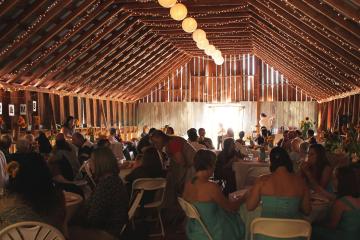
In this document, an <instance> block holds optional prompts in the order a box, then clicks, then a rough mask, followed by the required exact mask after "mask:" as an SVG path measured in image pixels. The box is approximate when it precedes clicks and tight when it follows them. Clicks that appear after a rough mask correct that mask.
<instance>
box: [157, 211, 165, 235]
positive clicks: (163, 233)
mask: <svg viewBox="0 0 360 240" xmlns="http://www.w3.org/2000/svg"><path fill="white" fill-rule="evenodd" d="M157 212H158V217H159V222H160V227H161V236H163V237H165V231H164V225H163V222H162V219H161V213H160V209H159V208H158V209H157Z"/></svg>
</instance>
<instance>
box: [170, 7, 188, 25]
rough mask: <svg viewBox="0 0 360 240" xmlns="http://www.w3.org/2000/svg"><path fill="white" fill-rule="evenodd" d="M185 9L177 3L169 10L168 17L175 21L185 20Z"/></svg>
mask: <svg viewBox="0 0 360 240" xmlns="http://www.w3.org/2000/svg"><path fill="white" fill-rule="evenodd" d="M186 15H187V8H186V6H185V5H184V4H181V3H177V4H175V5H174V6H172V7H171V9H170V16H171V17H172V19H174V20H176V21H181V20H183V19H184V18H186Z"/></svg>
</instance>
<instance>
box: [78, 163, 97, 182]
mask: <svg viewBox="0 0 360 240" xmlns="http://www.w3.org/2000/svg"><path fill="white" fill-rule="evenodd" d="M79 171H81V172H82V171H85V173H86V176H87V177H88V178H89V180H90V183H91V184H92V186H93V187H95V186H96V183H95V180H94V178H93V176H92V173H91V170H90V164H89V161H85V162H84V163H83V165H82V166H81V167H80V170H79Z"/></svg>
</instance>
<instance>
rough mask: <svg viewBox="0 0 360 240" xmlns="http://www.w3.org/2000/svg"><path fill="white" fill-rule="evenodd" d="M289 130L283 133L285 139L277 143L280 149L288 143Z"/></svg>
mask: <svg viewBox="0 0 360 240" xmlns="http://www.w3.org/2000/svg"><path fill="white" fill-rule="evenodd" d="M288 133H289V130H285V131H284V133H283V137H282V138H281V139H280V140H279V141H278V142H277V144H276V145H277V146H278V147H282V146H283V144H284V142H285V141H287V138H288Z"/></svg>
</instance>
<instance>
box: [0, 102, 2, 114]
mask: <svg viewBox="0 0 360 240" xmlns="http://www.w3.org/2000/svg"><path fill="white" fill-rule="evenodd" d="M0 115H2V102H0Z"/></svg>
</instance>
